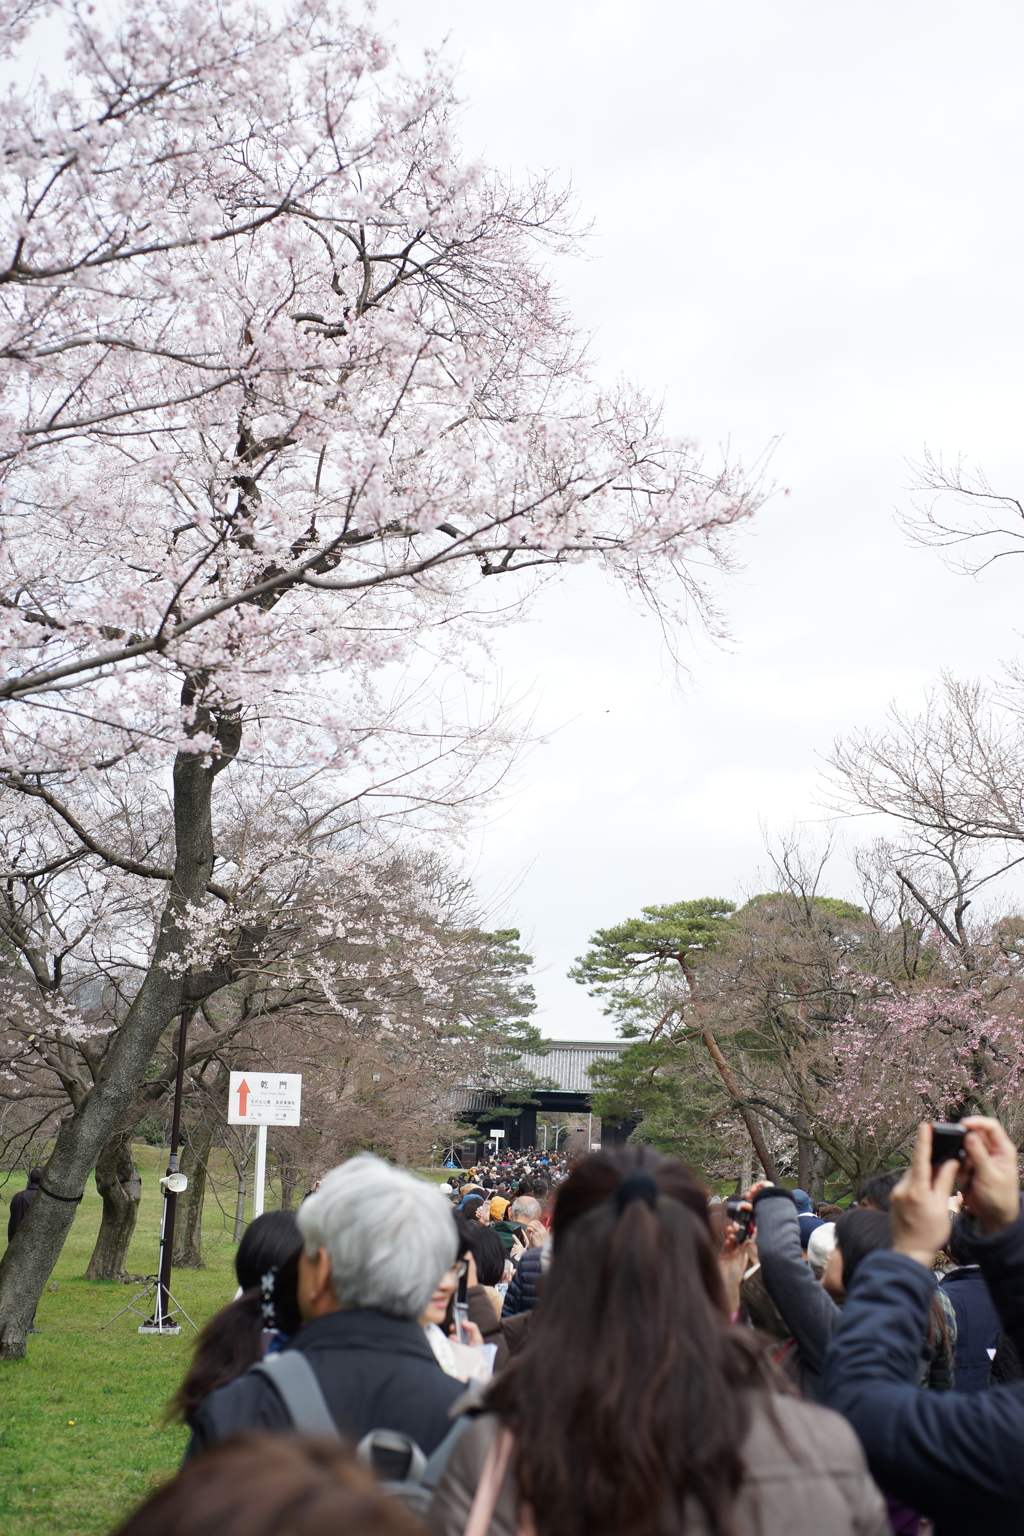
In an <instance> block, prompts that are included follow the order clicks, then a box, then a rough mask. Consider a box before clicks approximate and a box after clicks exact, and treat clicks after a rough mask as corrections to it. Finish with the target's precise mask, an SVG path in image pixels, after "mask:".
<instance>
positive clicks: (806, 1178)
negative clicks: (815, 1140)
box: [796, 1136, 814, 1200]
mask: <svg viewBox="0 0 1024 1536" xmlns="http://www.w3.org/2000/svg"><path fill="white" fill-rule="evenodd" d="M796 1182H797V1188H798V1189H802V1190H804V1191H805V1192H806V1193H807V1194H810V1193H811V1192H810V1188H809V1186H810V1182H811V1143H810V1142H809V1141H808V1139H807V1137H806V1136H798V1137H797V1139H796ZM811 1199H812V1200H813V1199H814V1196H813V1195H811Z"/></svg>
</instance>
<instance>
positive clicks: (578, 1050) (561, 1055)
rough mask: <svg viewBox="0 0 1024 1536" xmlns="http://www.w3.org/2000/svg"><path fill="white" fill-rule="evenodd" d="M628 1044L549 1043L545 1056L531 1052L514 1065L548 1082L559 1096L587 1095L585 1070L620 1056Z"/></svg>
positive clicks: (590, 1042)
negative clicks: (554, 1087) (555, 1085)
mask: <svg viewBox="0 0 1024 1536" xmlns="http://www.w3.org/2000/svg"><path fill="white" fill-rule="evenodd" d="M628 1044H629V1042H628V1041H626V1040H552V1041H550V1042H549V1043H548V1048H547V1052H546V1054H545V1055H543V1056H542V1055H540V1054H539V1053H534V1052H532V1051H531V1052H529V1053H528V1054H526V1055H524V1056H521V1057H520V1059H519V1062H518V1063H517V1065H518V1066H521V1067H522V1068H523V1069H524V1070H525V1071H527V1072H533V1073H534V1074H535V1075H536V1076H537V1077H540V1078H545V1077H546V1078H551V1079H552V1081H553V1082H555V1083H556V1084H557V1085H558V1088H559V1090H560V1091H561V1092H562V1093H589V1092H590V1091H591V1089H592V1088H593V1086H594V1085H593V1083H592V1082H591V1080H590V1074H589V1072H588V1070H587V1069H588V1067H590V1065H591V1064H592V1063H593V1062H595V1061H600V1060H602V1059H607V1060H610V1059H613V1058H614V1057H616V1056H619V1055H621V1054H622V1052H623V1051H624V1050H625V1049H626V1047H627V1045H628ZM542 1091H543V1090H542Z"/></svg>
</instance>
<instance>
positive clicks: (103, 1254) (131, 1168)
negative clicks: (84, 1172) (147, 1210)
mask: <svg viewBox="0 0 1024 1536" xmlns="http://www.w3.org/2000/svg"><path fill="white" fill-rule="evenodd" d="M131 1136H132V1133H131V1131H118V1132H117V1134H116V1135H115V1136H111V1138H110V1140H109V1141H108V1142H107V1144H106V1146H105V1147H104V1148H103V1151H102V1152H101V1153H100V1156H99V1161H98V1162H97V1164H96V1188H97V1189H98V1190H99V1192H100V1195H101V1196H102V1199H103V1215H102V1216H101V1218H100V1230H99V1232H98V1233H97V1235H96V1246H95V1248H94V1249H93V1251H92V1258H91V1259H90V1260H89V1267H88V1269H87V1270H86V1271H85V1278H86V1279H87V1280H120V1281H122V1282H124V1281H126V1280H127V1279H128V1275H127V1272H126V1270H125V1267H124V1261H125V1259H126V1258H127V1255H128V1244H129V1243H130V1242H131V1240H132V1233H133V1232H134V1231H135V1223H136V1221H137V1220H138V1216H139V1201H140V1200H141V1199H142V1179H141V1177H140V1174H139V1170H138V1168H137V1167H136V1166H135V1156H134V1154H133V1152H132V1142H131Z"/></svg>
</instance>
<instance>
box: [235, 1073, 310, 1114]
mask: <svg viewBox="0 0 1024 1536" xmlns="http://www.w3.org/2000/svg"><path fill="white" fill-rule="evenodd" d="M301 1105H302V1074H301V1073H300V1072H232V1074H231V1085H230V1087H229V1088H228V1124H229V1125H298V1123H299V1112H300V1109H301Z"/></svg>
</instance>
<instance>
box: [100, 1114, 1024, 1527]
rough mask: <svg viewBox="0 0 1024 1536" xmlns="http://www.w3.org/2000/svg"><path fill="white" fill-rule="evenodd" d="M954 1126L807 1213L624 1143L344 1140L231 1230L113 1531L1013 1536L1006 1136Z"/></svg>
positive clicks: (1016, 1463)
mask: <svg viewBox="0 0 1024 1536" xmlns="http://www.w3.org/2000/svg"><path fill="white" fill-rule="evenodd" d="M964 1127H965V1130H966V1135H965V1137H964V1141H963V1153H962V1156H961V1157H960V1158H956V1159H953V1158H951V1159H948V1160H946V1161H944V1162H939V1163H938V1164H937V1165H936V1164H935V1163H934V1162H933V1158H932V1130H931V1127H930V1126H929V1125H924V1126H922V1127H921V1129H920V1131H919V1134H918V1138H917V1143H916V1146H915V1150H914V1154H913V1158H912V1161H911V1163H910V1166H909V1167H908V1168H907V1169H905V1170H904V1171H903V1172H902V1173H894V1174H890V1175H883V1176H880V1177H879V1178H876V1179H874V1180H872V1181H870V1182H869V1183H868V1184H866V1185H865V1186H864V1187H863V1188H862V1189H861V1190H860V1191H859V1193H858V1198H857V1200H856V1201H855V1203H854V1204H853V1205H852V1206H850V1207H849V1208H845V1209H839V1208H838V1207H832V1208H826V1209H824V1210H823V1209H821V1208H820V1207H819V1208H818V1210H817V1211H815V1210H813V1209H812V1208H811V1204H810V1201H809V1200H808V1199H807V1197H806V1195H804V1194H803V1192H802V1191H799V1190H797V1191H791V1190H789V1189H786V1188H783V1187H781V1186H779V1185H775V1184H772V1183H768V1182H766V1181H762V1182H760V1183H757V1184H755V1185H754V1186H753V1187H752V1188H750V1189H749V1190H747V1191H744V1192H742V1194H741V1196H740V1197H739V1198H737V1199H735V1200H732V1201H729V1202H723V1201H722V1200H721V1199H720V1198H719V1197H718V1196H717V1195H713V1194H711V1193H710V1192H709V1190H708V1189H707V1188H706V1187H704V1186H703V1185H702V1184H701V1182H700V1181H699V1180H698V1179H697V1178H696V1177H695V1176H694V1174H693V1173H692V1172H691V1171H690V1170H689V1169H688V1168H687V1167H686V1166H685V1165H684V1164H682V1163H681V1162H679V1161H677V1160H675V1159H673V1158H669V1157H664V1156H662V1155H660V1154H659V1153H657V1152H655V1151H653V1150H652V1149H650V1148H644V1147H634V1146H630V1145H624V1146H615V1147H609V1148H605V1149H603V1150H600V1151H595V1152H591V1153H590V1154H588V1155H584V1156H581V1157H580V1158H579V1159H578V1160H577V1161H575V1162H574V1163H572V1164H571V1165H570V1166H564V1165H562V1164H560V1163H555V1162H553V1161H552V1160H551V1159H549V1160H548V1161H547V1162H546V1163H545V1162H544V1161H543V1160H542V1159H541V1158H538V1157H537V1156H536V1155H523V1156H517V1157H515V1158H513V1157H511V1156H508V1157H506V1158H504V1159H500V1158H499V1159H496V1160H492V1162H491V1163H489V1164H487V1165H485V1166H484V1167H480V1168H476V1169H470V1170H465V1171H463V1172H461V1173H459V1174H457V1175H456V1176H455V1177H453V1178H451V1179H449V1180H448V1182H447V1183H446V1184H444V1185H442V1186H441V1188H440V1189H438V1188H434V1187H431V1186H430V1185H428V1184H427V1183H425V1182H424V1181H422V1180H420V1179H417V1178H415V1177H413V1176H412V1175H411V1174H409V1173H407V1172H405V1171H403V1170H401V1169H398V1168H394V1167H391V1166H389V1165H388V1164H386V1163H384V1162H382V1161H380V1160H379V1159H377V1158H375V1157H373V1156H370V1155H362V1156H358V1157H355V1158H352V1159H351V1160H350V1161H348V1162H347V1163H345V1164H343V1165H342V1166H341V1167H339V1168H335V1169H334V1170H332V1171H331V1172H330V1173H329V1174H327V1176H326V1177H325V1178H324V1179H323V1181H322V1183H321V1185H320V1187H319V1189H318V1190H317V1191H316V1192H315V1193H314V1194H313V1195H311V1196H310V1197H309V1198H307V1199H306V1200H305V1201H304V1202H303V1204H302V1206H301V1207H300V1209H299V1211H298V1212H297V1213H296V1214H295V1215H292V1214H291V1213H287V1212H271V1213H268V1214H266V1215H264V1216H262V1217H259V1218H258V1219H257V1220H256V1221H255V1222H253V1223H252V1225H251V1226H250V1228H249V1229H248V1231H247V1232H246V1234H245V1237H244V1238H243V1241H242V1243H241V1244H240V1246H239V1249H238V1253H237V1260H236V1264H237V1272H238V1281H239V1286H240V1294H239V1295H238V1297H237V1298H236V1300H235V1301H233V1302H232V1303H231V1304H230V1305H229V1306H227V1307H225V1308H224V1309H223V1310H222V1311H221V1312H220V1313H218V1314H217V1315H216V1316H215V1317H214V1318H213V1319H211V1321H210V1322H209V1323H208V1324H207V1326H206V1327H205V1329H204V1330H203V1332H202V1334H201V1335H200V1337H199V1340H198V1343H197V1346H196V1350H195V1354H194V1358H193V1362H192V1366H191V1369H190V1371H189V1373H188V1376H187V1378H186V1380H185V1381H184V1382H183V1384H182V1386H181V1388H180V1389H179V1391H178V1393H177V1394H176V1396H175V1398H174V1401H173V1404H172V1409H171V1411H172V1413H173V1414H174V1415H175V1416H177V1417H179V1418H180V1419H183V1420H184V1421H185V1422H186V1423H187V1424H188V1426H189V1428H190V1431H191V1438H190V1442H189V1446H188V1451H187V1454H186V1460H185V1465H184V1467H183V1469H182V1471H181V1472H180V1473H179V1474H178V1476H177V1477H176V1478H175V1479H174V1480H173V1481H172V1482H171V1483H170V1484H168V1485H166V1486H165V1487H164V1488H163V1489H161V1490H160V1491H159V1492H158V1493H157V1494H155V1495H154V1496H153V1497H152V1498H151V1499H150V1500H149V1501H147V1503H146V1504H144V1505H143V1506H142V1507H141V1508H140V1509H139V1510H137V1511H136V1512H135V1514H134V1515H132V1516H131V1517H130V1518H129V1520H128V1521H127V1522H126V1523H125V1524H124V1525H123V1526H122V1527H121V1530H120V1533H119V1536H186V1533H187V1536H206V1533H207V1532H209V1533H210V1536H214V1533H216V1536H236V1533H237V1536H242V1533H243V1532H245V1536H321V1532H322V1533H326V1532H328V1531H331V1532H332V1533H341V1532H344V1533H351V1536H376V1533H380V1536H400V1533H406V1536H411V1533H414V1532H417V1531H422V1530H423V1529H424V1526H426V1527H427V1528H428V1529H429V1530H430V1531H431V1532H433V1533H434V1536H598V1533H600V1536H605V1533H607V1536H643V1533H650V1536H671V1533H675V1532H680V1533H683V1532H693V1533H697V1536H712V1533H713V1536H755V1533H756V1536H888V1533H890V1532H894V1533H899V1536H925V1532H932V1531H934V1532H935V1533H936V1536H952V1533H954V1532H956V1533H957V1536H963V1533H972V1532H978V1533H985V1536H1002V1533H1007V1536H1008V1533H1010V1532H1014V1533H1016V1532H1019V1531H1020V1530H1022V1529H1024V1514H1022V1509H1024V1456H1022V1455H1021V1447H1022V1446H1024V1379H1022V1377H1024V1368H1022V1367H1021V1364H1020V1362H1021V1360H1022V1359H1024V1216H1022V1214H1021V1201H1020V1180H1019V1173H1018V1154H1017V1149H1016V1147H1015V1146H1014V1145H1013V1144H1012V1143H1011V1142H1010V1140H1009V1139H1008V1137H1007V1136H1006V1134H1005V1132H1004V1131H1003V1129H1002V1127H1001V1126H1000V1125H999V1124H998V1122H997V1121H995V1120H989V1119H984V1118H973V1119H968V1120H965V1121H964ZM958 1185H959V1192H957V1186H958Z"/></svg>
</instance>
